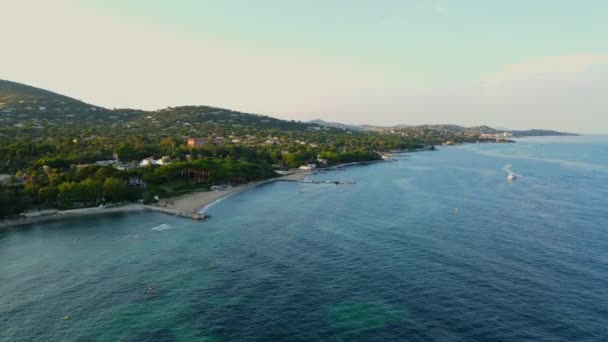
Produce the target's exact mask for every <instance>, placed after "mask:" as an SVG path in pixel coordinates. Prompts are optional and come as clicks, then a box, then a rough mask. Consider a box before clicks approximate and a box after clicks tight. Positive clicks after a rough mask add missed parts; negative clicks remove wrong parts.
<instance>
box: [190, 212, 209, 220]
mask: <svg viewBox="0 0 608 342" xmlns="http://www.w3.org/2000/svg"><path fill="white" fill-rule="evenodd" d="M209 218H211V216H209V215H207V214H194V215H192V219H193V220H195V221H203V220H206V219H209Z"/></svg>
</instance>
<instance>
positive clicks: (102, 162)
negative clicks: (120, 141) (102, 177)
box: [95, 160, 118, 166]
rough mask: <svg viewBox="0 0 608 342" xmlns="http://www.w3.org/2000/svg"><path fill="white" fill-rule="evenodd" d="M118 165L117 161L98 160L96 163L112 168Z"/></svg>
mask: <svg viewBox="0 0 608 342" xmlns="http://www.w3.org/2000/svg"><path fill="white" fill-rule="evenodd" d="M116 163H118V161H117V160H98V161H96V162H95V164H96V165H101V166H110V165H114V164H116Z"/></svg>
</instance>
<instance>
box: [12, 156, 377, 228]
mask: <svg viewBox="0 0 608 342" xmlns="http://www.w3.org/2000/svg"><path fill="white" fill-rule="evenodd" d="M376 162H383V160H374V161H366V162H352V163H344V164H338V165H334V166H331V167H329V168H327V169H326V170H335V169H338V168H343V167H348V166H354V165H367V164H371V163H376ZM293 171H294V173H292V174H289V175H285V176H279V177H275V178H270V179H266V180H263V181H258V182H251V183H247V184H242V185H239V186H234V187H231V188H228V189H226V190H223V191H197V192H193V193H190V194H186V195H183V196H179V197H171V198H162V199H160V200H159V202H158V203H155V204H148V205H141V204H133V203H130V204H125V205H121V206H99V207H91V208H81V209H70V210H52V212H51V213H48V214H44V215H40V216H33V217H27V218H25V217H24V218H14V219H8V220H3V221H0V228H7V227H13V226H21V225H29V224H34V223H43V222H49V221H55V220H60V219H63V218H66V217H80V216H89V215H100V214H112V213H129V212H141V211H145V210H150V211H156V212H161V213H164V214H168V215H175V216H180V217H187V218H201V217H200V215H201V214H204V212H205V210H206V209H207V208H208V206H210V205H212V204H213V203H216V202H217V201H220V200H222V199H224V198H227V197H229V196H233V195H236V194H239V193H241V192H244V191H247V190H250V189H253V188H255V187H258V186H260V185H263V184H267V183H271V182H277V181H286V182H298V181H303V180H304V179H305V178H306V177H307V176H309V175H310V174H312V173H311V172H305V171H301V170H293Z"/></svg>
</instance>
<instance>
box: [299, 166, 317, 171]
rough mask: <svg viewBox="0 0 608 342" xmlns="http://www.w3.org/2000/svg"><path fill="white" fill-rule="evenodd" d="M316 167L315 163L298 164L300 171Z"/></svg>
mask: <svg viewBox="0 0 608 342" xmlns="http://www.w3.org/2000/svg"><path fill="white" fill-rule="evenodd" d="M316 168H317V165H315V164H306V165H302V166H300V170H302V171H312V170H314V169H316Z"/></svg>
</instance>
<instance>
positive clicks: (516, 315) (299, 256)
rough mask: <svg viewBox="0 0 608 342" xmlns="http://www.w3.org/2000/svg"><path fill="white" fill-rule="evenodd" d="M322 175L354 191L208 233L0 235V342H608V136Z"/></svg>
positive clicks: (307, 197) (215, 225) (125, 226)
mask: <svg viewBox="0 0 608 342" xmlns="http://www.w3.org/2000/svg"><path fill="white" fill-rule="evenodd" d="M507 164H511V165H512V171H513V172H515V173H516V174H518V175H519V178H518V179H517V180H516V181H515V182H512V183H509V182H508V181H507V180H506V178H505V176H506V173H505V171H504V170H503V168H504V167H505V165H507ZM313 178H315V179H353V180H356V181H357V182H358V183H357V184H356V185H341V186H336V185H312V184H311V185H306V186H305V188H306V190H307V192H305V193H299V192H298V189H299V186H298V185H297V184H293V183H273V184H269V185H266V186H262V187H260V188H258V189H255V190H253V191H250V192H247V193H242V194H239V195H236V196H234V197H231V198H229V199H227V200H225V201H222V202H220V203H218V204H217V205H215V206H213V207H212V208H211V209H210V210H209V213H210V214H211V215H213V219H211V220H209V221H206V222H193V221H190V220H184V219H179V218H175V217H170V216H165V215H162V214H156V213H145V214H129V215H115V216H96V217H87V218H78V219H71V220H68V221H63V222H54V223H47V224H40V225H34V226H29V227H20V228H15V229H5V230H0V304H1V305H0V340H7V341H19V340H24V341H25V340H27V341H31V340H39V341H90V340H99V341H197V340H200V341H226V340H232V341H247V340H252V341H274V340H328V341H340V340H343V341H350V340H369V341H389V340H411V341H475V340H477V341H494V340H495V341H499V340H500V341H505V340H510V341H521V340H528V341H601V340H605V339H606V338H607V336H608V230H607V227H608V225H607V224H606V221H607V219H608V196H607V195H608V138H606V137H569V138H542V139H541V138H539V139H523V140H521V141H519V142H518V143H516V144H508V145H507V144H479V145H465V146H457V147H447V148H442V149H441V150H440V151H437V152H422V153H413V154H408V155H404V156H401V157H399V160H398V161H396V162H391V163H377V164H372V165H367V166H358V167H352V168H348V169H346V170H344V171H333V172H328V173H326V174H319V175H315V176H313ZM162 224H165V225H167V226H161V230H153V229H152V228H154V227H158V226H159V225H162ZM162 228H173V229H168V230H162ZM65 316H68V317H67V319H66V317H65Z"/></svg>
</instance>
